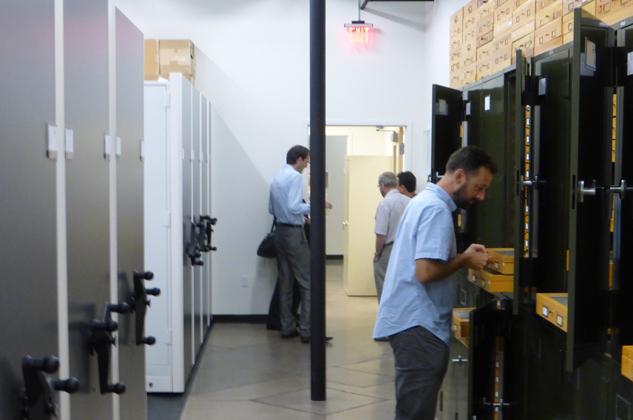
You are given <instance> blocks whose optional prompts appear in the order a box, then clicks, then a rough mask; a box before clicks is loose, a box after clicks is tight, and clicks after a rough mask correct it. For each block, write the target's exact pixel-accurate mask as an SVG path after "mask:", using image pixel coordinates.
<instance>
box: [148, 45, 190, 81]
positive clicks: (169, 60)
mask: <svg viewBox="0 0 633 420" xmlns="http://www.w3.org/2000/svg"><path fill="white" fill-rule="evenodd" d="M194 50H195V49H194V45H193V42H191V41H189V40H187V39H183V40H173V39H161V40H157V39H146V40H145V80H158V77H159V76H160V77H164V78H165V79H168V78H169V73H172V72H174V73H182V74H183V75H184V76H185V77H186V78H187V79H189V80H191V81H193V79H194V77H195V55H194Z"/></svg>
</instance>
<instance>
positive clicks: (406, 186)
mask: <svg viewBox="0 0 633 420" xmlns="http://www.w3.org/2000/svg"><path fill="white" fill-rule="evenodd" d="M416 182H417V180H416V178H415V175H413V172H411V171H404V172H400V173H399V174H398V191H400V194H404V195H406V196H407V197H409V198H413V197H415V188H416Z"/></svg>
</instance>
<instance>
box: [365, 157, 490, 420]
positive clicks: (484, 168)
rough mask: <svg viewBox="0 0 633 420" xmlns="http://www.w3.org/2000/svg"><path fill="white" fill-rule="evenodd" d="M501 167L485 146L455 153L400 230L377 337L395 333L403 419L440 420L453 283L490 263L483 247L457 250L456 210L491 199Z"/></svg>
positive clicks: (398, 395)
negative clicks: (491, 188) (466, 271)
mask: <svg viewBox="0 0 633 420" xmlns="http://www.w3.org/2000/svg"><path fill="white" fill-rule="evenodd" d="M495 172H496V166H495V164H494V163H493V162H492V159H491V158H490V156H489V155H488V154H486V153H485V152H484V151H482V150H481V149H479V148H477V147H475V146H467V147H463V148H461V149H459V150H458V151H456V152H455V153H453V154H452V155H451V156H450V158H449V159H448V162H447V164H446V173H445V175H444V177H442V179H441V180H440V181H439V182H438V183H437V184H432V183H428V184H427V186H426V189H425V190H424V191H422V192H421V193H420V194H418V195H417V196H416V197H414V198H413V199H411V201H410V203H409V205H408V206H407V208H406V210H405V212H404V214H403V215H402V219H401V220H400V225H399V227H398V231H397V233H396V240H395V242H394V245H393V250H392V252H391V259H390V260H389V266H388V268H387V274H386V277H385V284H384V289H383V292H382V298H381V300H380V308H379V310H378V316H377V319H376V326H375V329H374V338H380V337H389V342H390V344H391V347H392V348H393V353H394V358H395V369H396V419H397V420H405V419H406V420H414V419H415V420H433V419H434V418H435V406H436V401H437V394H438V391H439V388H440V386H441V384H442V380H443V378H444V375H445V373H446V369H447V367H448V357H449V347H448V343H449V337H450V326H451V312H452V309H453V294H454V290H453V284H452V281H451V278H450V277H451V275H452V274H453V273H455V272H456V271H458V270H460V269H462V268H463V267H469V268H473V269H477V270H479V269H482V268H483V267H484V266H485V265H486V264H487V263H488V259H489V257H488V255H487V254H486V249H485V247H484V246H483V245H479V244H472V245H471V246H470V247H469V248H468V249H467V250H466V251H465V252H464V253H462V254H457V252H456V244H455V230H454V224H453V212H455V210H457V208H458V207H460V208H462V209H466V208H468V207H469V206H470V205H472V204H474V203H476V202H479V201H483V200H484V199H485V198H486V191H487V190H488V187H489V186H490V183H491V182H492V177H493V174H494V173H495Z"/></svg>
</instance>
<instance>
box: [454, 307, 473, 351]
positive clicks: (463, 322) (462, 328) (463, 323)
mask: <svg viewBox="0 0 633 420" xmlns="http://www.w3.org/2000/svg"><path fill="white" fill-rule="evenodd" d="M473 309H475V308H454V309H453V323H452V327H451V328H452V330H453V335H454V336H455V338H456V339H457V340H458V341H459V342H461V343H462V344H463V345H464V346H466V347H469V343H470V312H471V311H472V310H473Z"/></svg>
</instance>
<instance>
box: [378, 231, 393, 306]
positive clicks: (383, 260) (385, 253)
mask: <svg viewBox="0 0 633 420" xmlns="http://www.w3.org/2000/svg"><path fill="white" fill-rule="evenodd" d="M392 245H393V244H392V243H391V244H388V245H385V246H384V247H383V248H382V254H380V258H379V259H378V261H375V262H374V281H375V282H376V296H377V297H378V302H380V296H381V295H382V286H383V285H384V284H385V274H387V265H388V264H389V257H390V256H391V248H392Z"/></svg>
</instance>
